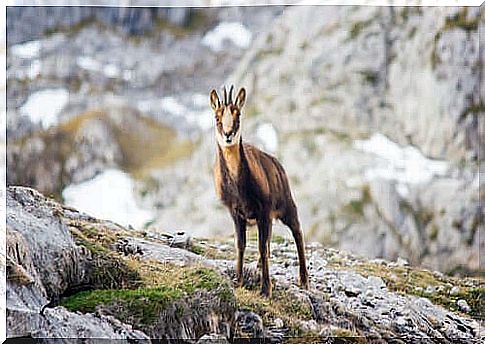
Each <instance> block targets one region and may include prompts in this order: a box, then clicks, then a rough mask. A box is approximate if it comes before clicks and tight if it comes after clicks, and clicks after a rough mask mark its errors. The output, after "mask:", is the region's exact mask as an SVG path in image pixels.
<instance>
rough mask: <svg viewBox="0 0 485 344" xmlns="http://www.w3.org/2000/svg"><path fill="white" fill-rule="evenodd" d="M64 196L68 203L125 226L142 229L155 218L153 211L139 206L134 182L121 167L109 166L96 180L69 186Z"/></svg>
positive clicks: (64, 191)
mask: <svg viewBox="0 0 485 344" xmlns="http://www.w3.org/2000/svg"><path fill="white" fill-rule="evenodd" d="M62 196H63V197H64V200H65V203H66V205H68V206H71V207H73V208H76V209H78V210H80V211H82V212H85V213H87V214H89V215H91V216H94V217H98V218H102V219H106V220H111V221H114V222H116V223H119V224H121V225H124V226H128V225H131V226H133V227H135V228H141V227H143V225H145V224H146V223H147V222H149V221H150V220H152V219H153V215H152V213H151V212H150V211H148V210H146V209H141V208H140V207H139V206H138V205H137V203H136V199H135V183H134V182H133V180H132V179H131V177H130V176H129V175H128V174H126V173H124V172H122V171H120V170H116V169H108V170H106V171H104V172H103V173H101V174H98V175H97V176H96V177H94V178H93V179H90V180H88V181H85V182H82V183H79V184H72V185H69V186H68V187H66V188H65V189H64V190H63V192H62Z"/></svg>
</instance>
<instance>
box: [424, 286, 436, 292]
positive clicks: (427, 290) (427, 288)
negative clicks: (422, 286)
mask: <svg viewBox="0 0 485 344" xmlns="http://www.w3.org/2000/svg"><path fill="white" fill-rule="evenodd" d="M424 292H425V293H426V294H434V293H436V288H435V287H433V286H432V285H429V286H427V287H426V290H425V291H424Z"/></svg>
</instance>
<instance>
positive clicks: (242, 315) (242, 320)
mask: <svg viewBox="0 0 485 344" xmlns="http://www.w3.org/2000/svg"><path fill="white" fill-rule="evenodd" d="M236 323H237V325H238V327H239V328H240V329H241V330H242V331H243V332H245V333H247V334H249V335H251V336H252V337H256V338H259V337H262V335H263V320H262V319H261V317H260V316H259V315H258V314H256V313H254V312H251V311H246V310H243V311H239V312H237V314H236Z"/></svg>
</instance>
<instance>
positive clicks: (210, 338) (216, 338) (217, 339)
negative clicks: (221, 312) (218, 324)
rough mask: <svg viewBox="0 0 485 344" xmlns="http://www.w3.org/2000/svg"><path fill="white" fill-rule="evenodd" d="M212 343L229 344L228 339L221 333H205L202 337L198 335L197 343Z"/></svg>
mask: <svg viewBox="0 0 485 344" xmlns="http://www.w3.org/2000/svg"><path fill="white" fill-rule="evenodd" d="M212 343H217V344H226V343H227V344H229V341H228V340H227V338H226V337H224V336H223V335H222V334H217V333H211V334H205V335H203V336H202V337H200V338H199V340H198V341H197V344H212Z"/></svg>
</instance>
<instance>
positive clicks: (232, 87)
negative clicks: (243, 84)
mask: <svg viewBox="0 0 485 344" xmlns="http://www.w3.org/2000/svg"><path fill="white" fill-rule="evenodd" d="M233 90H234V85H231V88H230V89H229V104H232V91H233Z"/></svg>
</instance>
